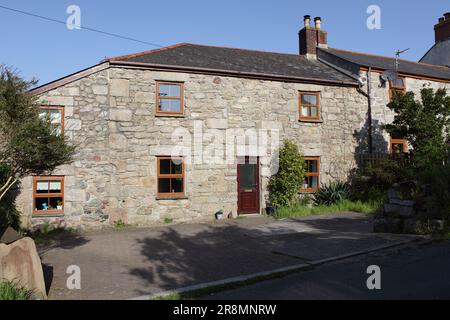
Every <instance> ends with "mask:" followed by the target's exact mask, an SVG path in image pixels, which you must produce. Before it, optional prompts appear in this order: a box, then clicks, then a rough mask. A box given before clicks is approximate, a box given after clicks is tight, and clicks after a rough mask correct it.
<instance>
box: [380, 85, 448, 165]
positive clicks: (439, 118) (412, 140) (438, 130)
mask: <svg viewBox="0 0 450 320" xmlns="http://www.w3.org/2000/svg"><path fill="white" fill-rule="evenodd" d="M388 107H389V108H390V109H391V110H393V111H395V112H396V115H395V117H394V122H393V123H392V124H389V125H386V126H385V128H386V131H387V132H388V133H389V134H391V136H399V137H404V138H405V139H406V140H407V141H408V142H409V144H410V145H411V146H412V151H411V152H412V155H413V157H412V162H413V166H414V168H415V169H416V170H423V169H429V168H432V167H433V166H434V165H439V164H442V163H443V162H444V161H446V159H447V158H448V152H449V147H448V141H449V140H448V139H449V132H450V131H449V130H450V97H449V96H447V93H446V91H445V89H438V90H437V91H436V92H434V91H433V89H422V90H421V101H416V100H415V95H414V93H412V92H407V93H406V94H401V93H399V94H395V96H394V98H393V100H392V101H391V102H390V103H389V104H388Z"/></svg>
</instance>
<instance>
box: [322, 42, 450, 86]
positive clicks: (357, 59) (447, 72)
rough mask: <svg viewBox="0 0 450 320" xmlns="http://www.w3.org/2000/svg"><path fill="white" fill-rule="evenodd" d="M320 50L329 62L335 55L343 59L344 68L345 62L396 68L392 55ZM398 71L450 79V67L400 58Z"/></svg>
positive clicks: (362, 65)
mask: <svg viewBox="0 0 450 320" xmlns="http://www.w3.org/2000/svg"><path fill="white" fill-rule="evenodd" d="M319 51H321V52H323V53H326V54H325V55H323V54H319V57H322V58H324V59H326V60H327V61H329V62H331V61H332V60H330V56H334V58H337V60H341V61H342V60H343V64H342V67H344V68H345V65H344V64H345V63H350V64H353V65H357V66H360V67H372V68H377V69H383V70H388V69H390V70H393V69H395V58H391V57H384V56H378V55H371V54H366V53H358V52H351V51H345V50H340V49H334V48H328V49H322V48H321V49H319ZM337 60H336V59H335V60H334V61H333V62H332V63H333V64H334V63H336V64H337V65H339V62H338V61H337ZM347 65H348V64H347ZM398 71H399V72H400V73H405V74H411V75H417V76H423V77H431V78H438V79H444V80H450V68H448V67H444V66H435V65H431V64H426V63H419V62H412V61H408V60H404V59H399V66H398Z"/></svg>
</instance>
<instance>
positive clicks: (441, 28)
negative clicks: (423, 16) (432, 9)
mask: <svg viewBox="0 0 450 320" xmlns="http://www.w3.org/2000/svg"><path fill="white" fill-rule="evenodd" d="M434 37H435V39H436V43H437V42H440V41H444V40H446V39H449V38H450V12H447V13H444V16H443V17H440V18H439V22H438V23H437V24H436V25H435V26H434Z"/></svg>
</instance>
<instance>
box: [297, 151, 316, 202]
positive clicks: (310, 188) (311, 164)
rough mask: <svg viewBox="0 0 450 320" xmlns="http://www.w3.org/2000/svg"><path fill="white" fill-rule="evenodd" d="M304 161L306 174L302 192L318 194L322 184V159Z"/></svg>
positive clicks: (311, 158)
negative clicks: (320, 183)
mask: <svg viewBox="0 0 450 320" xmlns="http://www.w3.org/2000/svg"><path fill="white" fill-rule="evenodd" d="M304 159H305V162H306V174H305V181H304V182H303V187H302V188H301V190H300V192H302V193H313V192H317V191H318V190H319V182H320V157H305V158H304Z"/></svg>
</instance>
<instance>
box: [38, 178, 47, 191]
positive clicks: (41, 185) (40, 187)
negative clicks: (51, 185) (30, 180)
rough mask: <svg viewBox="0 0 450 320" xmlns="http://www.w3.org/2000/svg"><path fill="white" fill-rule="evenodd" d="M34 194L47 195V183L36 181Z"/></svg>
mask: <svg viewBox="0 0 450 320" xmlns="http://www.w3.org/2000/svg"><path fill="white" fill-rule="evenodd" d="M36 193H48V181H38V182H37V183H36Z"/></svg>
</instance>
